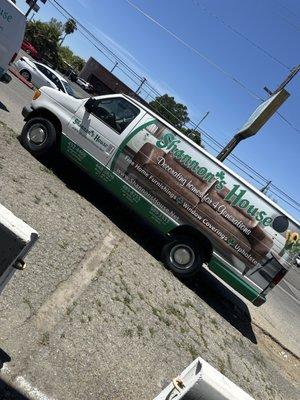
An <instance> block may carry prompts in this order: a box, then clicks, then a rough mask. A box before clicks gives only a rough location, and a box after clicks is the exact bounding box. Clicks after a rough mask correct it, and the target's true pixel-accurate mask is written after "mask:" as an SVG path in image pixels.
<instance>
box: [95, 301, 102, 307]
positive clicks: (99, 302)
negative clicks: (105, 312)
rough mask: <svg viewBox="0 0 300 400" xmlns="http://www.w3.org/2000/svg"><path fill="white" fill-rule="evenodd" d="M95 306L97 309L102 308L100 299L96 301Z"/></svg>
mask: <svg viewBox="0 0 300 400" xmlns="http://www.w3.org/2000/svg"><path fill="white" fill-rule="evenodd" d="M96 304H97V306H98V307H102V303H101V300H100V299H97V300H96Z"/></svg>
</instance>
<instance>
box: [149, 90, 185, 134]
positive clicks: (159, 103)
mask: <svg viewBox="0 0 300 400" xmlns="http://www.w3.org/2000/svg"><path fill="white" fill-rule="evenodd" d="M149 105H150V106H151V107H152V108H153V109H154V110H155V111H156V112H157V113H158V114H159V115H161V116H162V117H163V118H164V119H165V120H167V121H168V122H169V123H170V124H171V125H173V126H175V128H177V129H181V128H182V127H183V126H184V125H185V124H186V123H187V122H189V117H188V109H187V107H186V106H185V105H184V104H181V103H177V102H176V101H175V99H174V97H171V96H169V95H168V94H164V95H163V96H158V97H156V98H155V100H154V101H151V102H150V103H149Z"/></svg>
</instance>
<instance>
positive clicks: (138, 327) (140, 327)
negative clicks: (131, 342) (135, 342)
mask: <svg viewBox="0 0 300 400" xmlns="http://www.w3.org/2000/svg"><path fill="white" fill-rule="evenodd" d="M143 332H144V328H143V327H142V325H138V326H137V334H138V337H141V336H142V335H143Z"/></svg>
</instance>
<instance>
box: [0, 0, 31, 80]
mask: <svg viewBox="0 0 300 400" xmlns="http://www.w3.org/2000/svg"><path fill="white" fill-rule="evenodd" d="M25 28H26V18H25V15H24V14H23V13H22V12H21V11H20V10H19V9H18V7H17V6H16V5H15V4H14V3H13V2H12V1H10V0H0V82H3V83H9V82H10V81H11V77H10V76H9V75H8V74H7V73H6V71H7V68H8V66H9V64H10V63H12V62H13V61H14V59H15V58H16V56H17V54H18V51H19V50H20V48H21V44H22V41H23V38H24V33H25Z"/></svg>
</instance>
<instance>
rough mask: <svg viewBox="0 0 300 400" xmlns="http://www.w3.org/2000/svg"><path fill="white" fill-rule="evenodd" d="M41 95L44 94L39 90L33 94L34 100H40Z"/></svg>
mask: <svg viewBox="0 0 300 400" xmlns="http://www.w3.org/2000/svg"><path fill="white" fill-rule="evenodd" d="M41 94H42V92H41V91H40V90H39V89H37V90H36V91H35V92H34V94H33V98H32V100H36V99H38V98H39V97H40V95H41Z"/></svg>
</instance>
